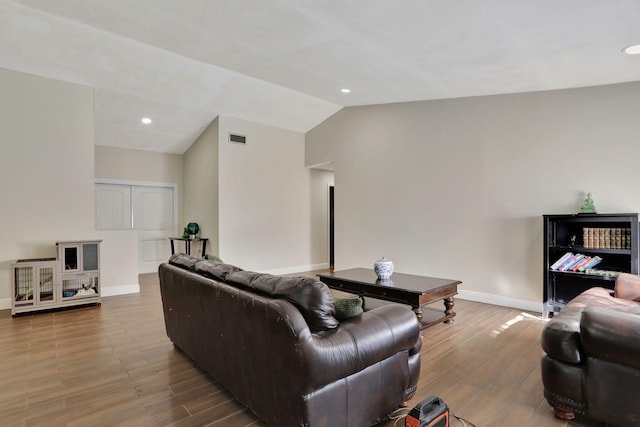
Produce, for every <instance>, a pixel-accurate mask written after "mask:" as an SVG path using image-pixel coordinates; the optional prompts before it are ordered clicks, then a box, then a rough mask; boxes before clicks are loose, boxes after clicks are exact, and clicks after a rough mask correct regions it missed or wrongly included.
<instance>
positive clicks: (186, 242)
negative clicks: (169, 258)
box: [169, 237, 209, 258]
mask: <svg viewBox="0 0 640 427" xmlns="http://www.w3.org/2000/svg"><path fill="white" fill-rule="evenodd" d="M169 240H170V241H171V255H173V254H174V253H175V248H174V246H173V241H174V240H182V241H183V242H184V246H185V252H186V253H187V255H191V242H202V258H204V256H205V255H206V254H207V241H208V240H209V239H206V238H202V237H198V238H195V239H187V238H186V237H169Z"/></svg>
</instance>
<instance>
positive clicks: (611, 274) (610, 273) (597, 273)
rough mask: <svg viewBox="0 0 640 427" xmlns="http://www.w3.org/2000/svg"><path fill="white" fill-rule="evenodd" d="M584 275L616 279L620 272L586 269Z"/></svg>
mask: <svg viewBox="0 0 640 427" xmlns="http://www.w3.org/2000/svg"><path fill="white" fill-rule="evenodd" d="M584 272H585V274H590V275H593V276H608V277H618V275H620V273H621V272H620V271H610V270H596V269H595V268H588V269H586V270H585V271H584Z"/></svg>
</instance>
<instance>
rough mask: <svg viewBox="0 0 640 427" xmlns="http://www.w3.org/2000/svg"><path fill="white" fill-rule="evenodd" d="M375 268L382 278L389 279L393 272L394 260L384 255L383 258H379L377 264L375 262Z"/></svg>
mask: <svg viewBox="0 0 640 427" xmlns="http://www.w3.org/2000/svg"><path fill="white" fill-rule="evenodd" d="M373 270H374V271H375V272H376V274H377V275H378V277H379V278H380V280H387V279H388V278H389V277H391V275H392V274H393V262H391V261H389V260H388V259H386V258H385V257H382V259H379V260H377V261H376V262H375V264H373Z"/></svg>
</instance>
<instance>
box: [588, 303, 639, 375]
mask: <svg viewBox="0 0 640 427" xmlns="http://www.w3.org/2000/svg"><path fill="white" fill-rule="evenodd" d="M580 339H581V341H582V347H583V350H584V352H585V354H586V355H588V357H595V358H598V359H602V360H607V361H610V362H614V363H618V364H621V365H625V366H629V367H632V368H636V369H640V314H635V313H625V312H618V311H615V310H612V309H607V308H602V307H589V308H586V309H585V310H584V312H583V313H582V318H581V320H580Z"/></svg>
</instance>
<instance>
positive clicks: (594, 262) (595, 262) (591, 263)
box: [578, 255, 602, 272]
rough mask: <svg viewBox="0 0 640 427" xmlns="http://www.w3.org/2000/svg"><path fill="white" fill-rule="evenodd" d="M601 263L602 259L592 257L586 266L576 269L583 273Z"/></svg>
mask: <svg viewBox="0 0 640 427" xmlns="http://www.w3.org/2000/svg"><path fill="white" fill-rule="evenodd" d="M601 262H602V258H600V257H599V256H597V255H596V256H594V257H592V258H591V259H590V260H589V262H587V263H586V264H584V265H582V266H580V267H578V271H580V272H583V271H585V270H587V269H590V268H593V267H595V266H596V265H598V264H600V263H601Z"/></svg>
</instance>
